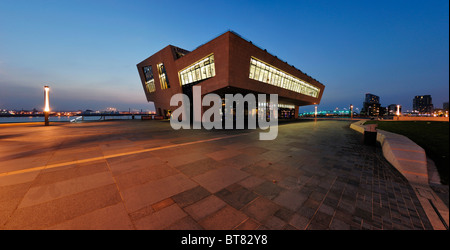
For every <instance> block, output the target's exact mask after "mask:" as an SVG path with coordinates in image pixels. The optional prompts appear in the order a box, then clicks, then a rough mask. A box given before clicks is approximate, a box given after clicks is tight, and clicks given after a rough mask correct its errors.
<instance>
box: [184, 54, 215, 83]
mask: <svg viewBox="0 0 450 250" xmlns="http://www.w3.org/2000/svg"><path fill="white" fill-rule="evenodd" d="M178 75H179V77H180V79H187V80H183V81H181V85H186V84H190V83H194V82H198V81H201V80H205V79H208V78H211V77H214V76H215V75H216V72H215V68H214V54H211V55H209V56H207V57H205V58H202V59H201V60H199V61H197V62H195V63H193V64H191V65H189V66H188V67H186V68H184V69H183V70H181V71H179V72H178ZM185 75H187V76H188V77H187V78H186V77H185Z"/></svg>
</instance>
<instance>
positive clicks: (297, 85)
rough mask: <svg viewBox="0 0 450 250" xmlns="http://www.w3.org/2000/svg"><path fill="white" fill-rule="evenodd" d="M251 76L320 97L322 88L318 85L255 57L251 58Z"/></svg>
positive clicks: (254, 78)
mask: <svg viewBox="0 0 450 250" xmlns="http://www.w3.org/2000/svg"><path fill="white" fill-rule="evenodd" d="M249 78H250V79H253V80H257V81H260V82H264V83H268V84H271V85H274V86H277V87H281V88H284V89H288V90H291V91H294V92H297V93H301V94H304V95H308V96H312V97H316V98H317V97H319V92H320V89H319V88H317V87H316V86H314V85H312V84H309V83H308V82H305V81H303V80H301V79H300V78H297V77H295V76H293V75H290V74H288V73H285V72H283V71H281V70H279V69H277V68H275V67H273V66H272V65H270V64H268V63H265V62H263V61H261V60H259V59H256V58H253V57H252V58H251V59H250V74H249Z"/></svg>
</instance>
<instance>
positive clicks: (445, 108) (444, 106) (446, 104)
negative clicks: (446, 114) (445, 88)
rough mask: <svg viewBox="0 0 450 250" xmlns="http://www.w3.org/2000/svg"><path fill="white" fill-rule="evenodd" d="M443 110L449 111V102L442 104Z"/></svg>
mask: <svg viewBox="0 0 450 250" xmlns="http://www.w3.org/2000/svg"><path fill="white" fill-rule="evenodd" d="M442 109H443V110H444V111H448V102H444V103H443V104H442Z"/></svg>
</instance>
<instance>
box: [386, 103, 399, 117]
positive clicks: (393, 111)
mask: <svg viewBox="0 0 450 250" xmlns="http://www.w3.org/2000/svg"><path fill="white" fill-rule="evenodd" d="M397 106H398V107H397ZM397 109H398V113H399V114H401V113H402V105H399V104H391V105H389V106H388V107H387V114H388V115H397Z"/></svg>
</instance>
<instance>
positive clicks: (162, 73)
mask: <svg viewBox="0 0 450 250" xmlns="http://www.w3.org/2000/svg"><path fill="white" fill-rule="evenodd" d="M157 66H158V74H159V82H160V83H161V89H168V88H170V85H169V79H167V74H166V67H164V64H162V63H159V64H158V65H157Z"/></svg>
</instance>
